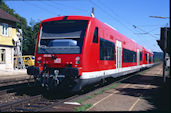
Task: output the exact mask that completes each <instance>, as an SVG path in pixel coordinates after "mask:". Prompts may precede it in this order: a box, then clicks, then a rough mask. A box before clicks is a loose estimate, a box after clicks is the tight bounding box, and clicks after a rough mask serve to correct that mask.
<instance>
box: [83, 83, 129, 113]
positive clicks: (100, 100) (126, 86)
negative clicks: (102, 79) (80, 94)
mask: <svg viewBox="0 0 171 113" xmlns="http://www.w3.org/2000/svg"><path fill="white" fill-rule="evenodd" d="M128 86H129V84H126V85H124V86H123V88H126V87H128ZM117 92H118V91H114V92H113V93H112V94H110V95H108V96H106V97H104V98H102V99H101V100H99V101H98V102H96V103H94V104H93V105H92V106H91V107H90V108H88V109H87V110H86V111H89V110H90V109H92V108H93V107H94V106H96V105H97V104H98V103H100V102H102V101H103V100H105V99H107V98H108V97H110V96H112V95H113V94H115V93H117Z"/></svg>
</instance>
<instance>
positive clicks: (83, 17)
mask: <svg viewBox="0 0 171 113" xmlns="http://www.w3.org/2000/svg"><path fill="white" fill-rule="evenodd" d="M66 19H67V20H70V19H71V20H74V19H76V20H91V19H93V17H89V16H75V15H73V16H72V15H71V16H58V17H53V18H48V19H45V20H43V21H42V22H47V21H55V20H66Z"/></svg>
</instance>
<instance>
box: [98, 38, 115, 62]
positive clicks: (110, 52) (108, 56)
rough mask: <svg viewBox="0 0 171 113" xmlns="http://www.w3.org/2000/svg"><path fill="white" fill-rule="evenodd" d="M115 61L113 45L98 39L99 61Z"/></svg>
mask: <svg viewBox="0 0 171 113" xmlns="http://www.w3.org/2000/svg"><path fill="white" fill-rule="evenodd" d="M114 59H115V44H114V43H113V42H110V41H108V40H105V39H102V38H100V60H114Z"/></svg>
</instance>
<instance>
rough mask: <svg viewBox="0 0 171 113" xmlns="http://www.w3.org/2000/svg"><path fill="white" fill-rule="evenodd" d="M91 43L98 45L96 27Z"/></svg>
mask: <svg viewBox="0 0 171 113" xmlns="http://www.w3.org/2000/svg"><path fill="white" fill-rule="evenodd" d="M93 43H98V27H96V28H95V30H94V36H93Z"/></svg>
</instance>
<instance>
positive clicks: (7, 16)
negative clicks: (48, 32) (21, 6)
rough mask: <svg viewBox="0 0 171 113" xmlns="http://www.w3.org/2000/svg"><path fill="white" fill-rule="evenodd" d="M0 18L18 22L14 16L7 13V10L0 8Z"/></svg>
mask: <svg viewBox="0 0 171 113" xmlns="http://www.w3.org/2000/svg"><path fill="white" fill-rule="evenodd" d="M0 19H4V20H10V21H13V22H20V21H19V20H17V19H16V18H15V17H14V16H12V15H10V14H8V13H7V12H5V11H4V10H2V9H0Z"/></svg>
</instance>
